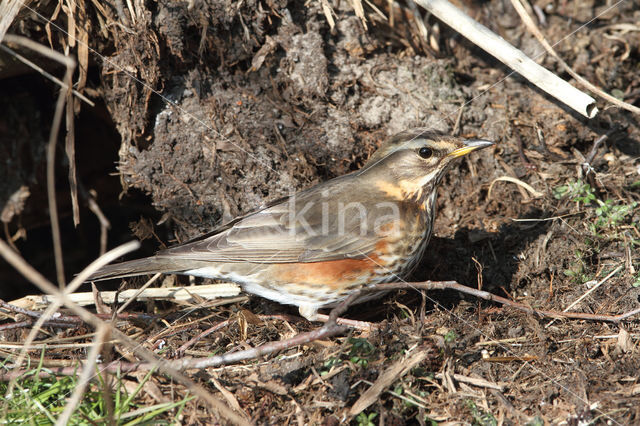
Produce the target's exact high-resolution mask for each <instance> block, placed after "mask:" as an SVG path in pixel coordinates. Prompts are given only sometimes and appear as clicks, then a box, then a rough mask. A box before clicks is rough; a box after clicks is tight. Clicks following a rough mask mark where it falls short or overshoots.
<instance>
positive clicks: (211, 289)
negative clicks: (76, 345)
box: [10, 283, 246, 312]
mask: <svg viewBox="0 0 640 426" xmlns="http://www.w3.org/2000/svg"><path fill="white" fill-rule="evenodd" d="M239 294H240V287H239V286H238V285H237V284H232V283H222V284H209V285H197V286H188V287H187V286H185V287H167V288H147V289H143V291H140V289H130V290H124V291H121V292H119V293H118V292H116V291H101V292H100V296H102V299H103V300H104V302H105V303H106V304H112V303H114V302H115V300H116V295H117V296H118V301H120V302H123V301H129V300H137V301H144V300H160V299H169V300H172V301H178V302H189V301H194V300H197V298H198V297H201V298H203V299H210V300H213V299H219V298H232V297H234V296H237V295H239ZM68 297H69V300H70V301H72V302H73V303H74V304H76V305H78V306H87V305H93V303H94V299H93V294H92V293H90V292H80V293H72V294H69V295H68ZM245 297H246V296H241V298H242V299H244V298H245ZM53 299H54V298H53V297H51V296H50V295H47V294H44V295H30V296H25V297H22V298H20V299H18V300H13V301H11V302H10V303H11V304H12V305H15V306H19V307H21V308H25V309H42V308H45V307H47V306H49V305H50V304H51V302H52V301H53ZM237 301H238V298H234V299H229V300H226V299H225V304H228V303H234V302H237ZM121 311H122V307H120V308H118V312H121Z"/></svg>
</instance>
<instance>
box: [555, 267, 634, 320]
mask: <svg viewBox="0 0 640 426" xmlns="http://www.w3.org/2000/svg"><path fill="white" fill-rule="evenodd" d="M623 267H624V266H623V265H620V266H618V267H617V268H616V269H614V270H613V271H611V272H610V273H609V274H608V275H607V276H606V277H604V278H603V279H601V280H600V281H599V282H598V283H597V284H596V285H594V286H593V287H592V288H590V289H589V290H588V291H587V292H585V293H584V294H583V295H582V296H580V297H578V299H576V301H574V302H573V303H572V304H570V305H569V306H567V307H566V308H564V310H563V311H562V312H567V311H568V310H569V309H571V308H573V307H574V306H576V305H577V304H578V303H580V302H581V301H582V300H583V299H584V298H585V297H587V296H588V295H590V294H591V293H593V292H594V291H595V290H596V289H597V288H598V287H600V286H601V285H602V284H604V283H605V282H607V281H609V278H611V277H613V276H614V275H615V274H617V273H618V272H620V270H621V269H622V268H623ZM554 322H555V320H553V321H551V322H550V323H549V324H547V327H549V326H550V325H551V324H553V323H554ZM545 328H546V327H545Z"/></svg>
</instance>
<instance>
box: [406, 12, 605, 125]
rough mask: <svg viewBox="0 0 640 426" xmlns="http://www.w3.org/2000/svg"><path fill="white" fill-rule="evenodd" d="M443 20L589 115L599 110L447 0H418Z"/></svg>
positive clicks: (580, 93) (548, 90)
mask: <svg viewBox="0 0 640 426" xmlns="http://www.w3.org/2000/svg"><path fill="white" fill-rule="evenodd" d="M415 2H416V3H418V4H419V5H421V6H422V7H424V8H425V9H427V10H428V11H429V12H431V13H433V14H434V15H435V16H437V17H438V19H440V20H441V21H443V22H444V23H446V24H447V25H449V26H450V27H451V28H453V29H454V30H456V31H457V32H459V33H460V34H462V35H463V36H465V37H466V38H468V39H469V40H470V41H471V42H472V43H474V44H476V45H477V46H479V47H481V48H482V49H484V50H486V51H487V52H489V53H490V54H491V55H493V56H494V57H496V58H497V59H498V60H499V61H501V62H502V63H504V64H506V65H507V66H508V67H510V68H512V69H513V70H515V71H517V72H518V73H519V74H520V75H522V76H523V77H524V78H526V79H527V80H529V81H530V82H531V83H533V84H535V85H536V86H538V87H539V88H540V89H542V90H544V91H545V92H547V93H548V94H549V95H551V96H553V97H554V98H556V99H557V100H559V101H560V102H562V103H564V104H566V105H567V106H569V107H571V108H572V109H574V110H575V111H577V112H579V113H580V114H582V115H584V116H585V117H588V118H593V117H595V116H596V114H597V113H598V108H596V106H595V102H596V101H595V99H593V98H592V97H591V96H589V95H587V94H586V93H584V92H582V91H580V90H578V89H576V88H575V87H573V86H572V85H570V84H569V83H567V82H566V81H564V80H563V79H561V78H560V77H558V76H557V75H555V74H554V73H552V72H551V71H549V70H547V69H545V68H543V67H541V66H540V65H538V64H537V63H535V62H534V61H533V60H531V59H530V58H529V57H528V56H527V55H525V54H524V53H523V52H522V51H520V50H518V49H516V48H515V47H513V46H512V45H511V44H509V43H508V42H507V41H506V40H505V39H503V38H502V37H500V36H499V35H497V34H495V33H494V32H492V31H491V30H490V29H488V28H487V27H485V26H484V25H482V24H480V23H478V22H476V21H475V20H473V19H471V18H470V17H469V16H468V15H466V14H465V13H464V12H462V11H461V10H460V9H458V8H456V7H455V6H453V5H452V4H451V3H449V2H448V1H446V0H415Z"/></svg>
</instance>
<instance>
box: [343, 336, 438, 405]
mask: <svg viewBox="0 0 640 426" xmlns="http://www.w3.org/2000/svg"><path fill="white" fill-rule="evenodd" d="M430 353H433V348H431V347H430V346H422V347H420V348H418V349H417V350H416V352H414V353H412V354H411V355H409V356H407V357H404V358H402V359H399V360H397V361H396V362H395V363H394V364H393V365H391V366H390V367H389V368H387V369H386V370H385V371H384V372H383V373H381V374H380V375H379V376H378V379H377V380H376V381H375V383H374V384H373V385H372V386H371V387H370V388H369V389H367V390H366V391H365V392H364V393H363V394H362V395H360V398H358V400H357V401H356V402H355V403H354V404H353V405H352V406H351V408H350V409H349V416H355V415H356V414H358V413H361V412H362V411H364V410H366V409H367V408H368V407H369V406H370V405H371V404H373V403H374V402H376V401H377V400H378V397H379V396H380V394H381V393H382V392H383V391H384V390H385V389H386V388H387V387H388V386H390V385H391V384H392V383H393V382H395V381H396V380H397V379H398V378H400V377H402V376H404V375H405V374H407V373H408V372H409V371H410V370H411V369H412V368H413V367H415V366H416V365H418V364H420V363H421V362H422V361H423V360H424V359H425V358H426V357H427V356H428V355H429V354H430Z"/></svg>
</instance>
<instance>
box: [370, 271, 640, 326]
mask: <svg viewBox="0 0 640 426" xmlns="http://www.w3.org/2000/svg"><path fill="white" fill-rule="evenodd" d="M409 288H411V289H415V290H455V291H459V292H460V293H464V294H469V295H472V296H475V297H478V298H480V299H484V300H489V301H491V302H498V303H500V304H503V305H507V306H510V307H512V308H515V309H517V310H519V311H523V312H526V313H530V314H537V315H540V316H543V317H551V318H568V319H582V320H591V321H603V322H613V323H618V322H620V321H624V320H626V319H627V318H630V317H632V316H634V315H637V314H638V313H640V308H637V309H634V310H632V311H629V312H625V313H622V314H619V315H600V314H588V313H583V312H559V311H549V310H543V309H535V308H532V307H530V306H527V305H525V304H522V303H518V302H514V301H511V300H509V299H506V298H504V297H501V296H496V295H495V294H492V293H489V292H488V291H484V290H476V289H474V288H471V287H467V286H464V285H462V284H459V283H457V282H456V281H423V282H407V283H390V284H375V285H371V286H369V287H367V288H366V289H365V290H364V291H367V292H368V291H382V290H386V291H388V290H399V289H409Z"/></svg>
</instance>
